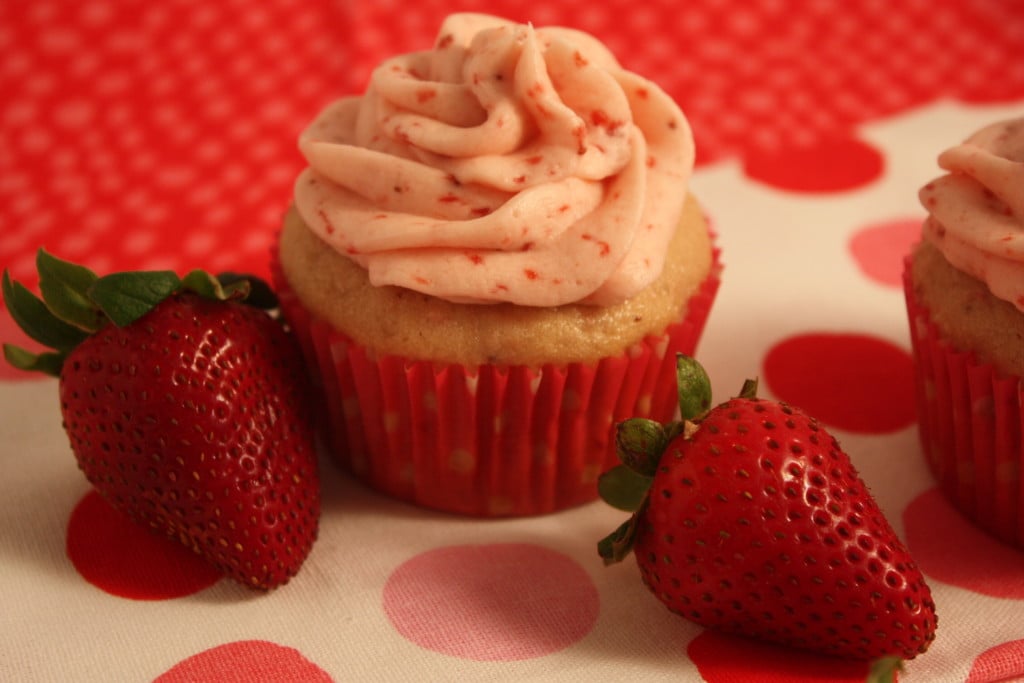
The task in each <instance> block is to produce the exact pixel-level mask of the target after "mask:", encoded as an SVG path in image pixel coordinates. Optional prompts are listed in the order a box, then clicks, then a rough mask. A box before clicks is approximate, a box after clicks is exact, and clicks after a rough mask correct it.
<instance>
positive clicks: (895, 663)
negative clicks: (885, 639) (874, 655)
mask: <svg viewBox="0 0 1024 683" xmlns="http://www.w3.org/2000/svg"><path fill="white" fill-rule="evenodd" d="M901 671H903V660H902V659H900V658H899V657H881V658H880V659H876V660H875V661H873V662H871V668H870V670H869V671H868V677H867V680H866V683H896V680H897V674H899V673H900V672H901Z"/></svg>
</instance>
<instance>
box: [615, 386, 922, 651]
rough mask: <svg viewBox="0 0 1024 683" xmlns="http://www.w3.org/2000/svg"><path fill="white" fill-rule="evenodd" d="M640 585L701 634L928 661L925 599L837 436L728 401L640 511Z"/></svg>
mask: <svg viewBox="0 0 1024 683" xmlns="http://www.w3.org/2000/svg"><path fill="white" fill-rule="evenodd" d="M634 551H635V555H636V558H637V563H638V564H639V566H640V570H641V574H642V576H643V580H644V582H645V583H646V584H647V586H648V587H649V588H650V589H651V591H652V592H654V593H655V594H656V595H657V596H658V598H659V599H660V600H661V601H662V602H664V603H665V605H666V606H668V607H669V609H671V610H672V611H674V612H677V613H679V614H681V615H683V616H685V617H686V618H688V619H690V620H692V621H695V622H697V623H699V624H702V625H704V626H708V627H712V628H716V629H720V630H725V631H729V632H733V633H738V634H742V635H748V636H752V637H757V638H762V639H766V640H771V641H774V642H778V643H782V644H785V645H789V646H795V647H800V648H805V649H810V650H815V651H819V652H824V653H827V654H831V655H835V656H840V657H850V658H858V659H875V658H878V657H881V656H885V655H895V656H899V657H902V658H904V659H909V658H912V657H914V656H916V655H918V654H920V653H923V652H924V651H925V650H926V649H927V648H928V646H929V644H930V643H931V641H932V640H933V639H934V631H935V626H936V616H935V609H934V603H933V601H932V597H931V593H930V590H929V589H928V586H927V585H926V583H925V581H924V579H923V577H922V575H921V573H920V571H919V570H918V568H917V567H916V565H915V564H914V562H913V560H912V559H911V557H910V555H909V554H908V552H907V550H906V548H905V547H904V546H903V544H902V543H901V542H900V540H899V538H898V537H897V536H896V534H895V533H894V531H893V530H892V528H891V526H890V525H889V523H888V521H887V520H886V519H885V517H884V516H883V514H882V513H881V511H880V510H879V508H878V506H877V504H876V502H875V501H874V499H873V498H872V497H871V496H870V494H869V493H868V491H867V488H866V487H865V485H864V483H863V481H861V479H860V477H859V475H858V474H857V472H856V471H855V469H854V468H853V466H852V465H851V464H850V462H849V459H848V458H847V456H846V455H845V454H844V453H843V452H842V451H841V449H840V447H839V445H838V444H837V443H836V441H835V439H834V438H832V437H831V436H830V435H828V434H827V433H826V432H825V431H824V430H823V429H821V428H820V427H819V425H818V424H817V423H816V422H815V421H814V420H813V419H812V418H809V417H807V416H806V415H804V414H803V413H801V412H800V411H798V410H796V409H793V408H790V407H788V406H786V405H784V404H778V403H773V402H769V401H763V400H759V399H756V398H755V399H733V400H731V401H729V402H727V403H725V404H723V405H722V406H719V407H717V408H715V409H713V410H712V411H710V412H709V413H708V414H707V415H706V416H705V417H704V418H703V419H702V420H700V422H699V428H698V429H697V430H696V431H695V432H694V433H692V434H691V435H688V436H680V437H677V438H676V439H675V440H673V442H672V443H671V444H670V445H669V447H668V449H667V450H666V451H665V453H664V454H663V456H662V458H661V460H660V461H659V467H658V470H657V472H656V474H655V477H654V481H653V484H652V486H651V489H650V497H649V499H648V502H647V504H646V506H645V507H644V508H642V510H641V512H640V513H639V518H638V522H637V528H636V537H635V545H634Z"/></svg>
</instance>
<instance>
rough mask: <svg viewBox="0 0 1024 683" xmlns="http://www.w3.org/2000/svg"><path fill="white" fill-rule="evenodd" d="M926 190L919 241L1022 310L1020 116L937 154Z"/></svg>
mask: <svg viewBox="0 0 1024 683" xmlns="http://www.w3.org/2000/svg"><path fill="white" fill-rule="evenodd" d="M939 166H941V167H942V168H944V169H946V170H947V171H949V173H948V174H947V175H945V176H942V177H941V178H939V179H937V180H935V181H933V182H931V183H929V184H928V185H925V186H924V187H923V188H922V189H921V191H920V195H919V196H920V199H921V203H922V204H924V207H925V208H926V209H927V210H928V212H929V216H928V219H927V220H926V221H925V225H924V237H925V239H927V240H929V241H930V242H932V243H933V244H935V246H936V247H938V249H939V250H941V251H942V253H943V255H944V256H945V258H946V260H948V261H949V262H950V263H951V264H953V265H954V266H955V267H956V268H958V269H960V270H962V271H964V272H965V273H967V274H969V275H972V276H973V277H975V278H977V279H978V280H981V281H983V282H985V284H986V285H988V288H989V290H990V291H991V292H992V293H993V294H994V295H995V296H997V297H999V298H1001V299H1004V300H1006V301H1009V302H1010V303H1012V304H1014V305H1015V306H1016V307H1017V308H1018V309H1020V310H1021V311H1024V118H1020V119H1015V120H1011V121H1003V122H1000V123H995V124H992V125H990V126H987V127H985V128H983V129H982V130H980V131H978V132H977V133H975V134H974V135H972V136H971V137H969V138H968V139H967V140H966V141H965V142H964V143H963V144H960V145H957V146H956V147H953V148H951V149H948V150H946V151H945V152H943V153H942V154H941V155H939Z"/></svg>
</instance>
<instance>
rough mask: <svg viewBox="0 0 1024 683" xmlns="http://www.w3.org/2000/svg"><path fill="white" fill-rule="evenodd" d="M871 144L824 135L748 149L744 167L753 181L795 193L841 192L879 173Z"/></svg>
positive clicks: (877, 156)
mask: <svg viewBox="0 0 1024 683" xmlns="http://www.w3.org/2000/svg"><path fill="white" fill-rule="evenodd" d="M883 166H884V161H883V158H882V155H881V154H880V153H879V152H878V150H876V149H875V148H874V147H871V146H870V145H868V144H867V143H864V142H861V141H860V140H856V139H854V138H850V137H834V138H823V139H821V140H819V141H818V142H817V143H816V144H814V145H808V146H804V147H780V148H777V149H770V150H766V149H756V148H755V149H750V150H748V152H747V155H746V159H745V165H744V169H745V171H746V174H747V175H748V176H750V177H751V178H753V179H754V180H759V181H761V182H763V183H766V184H768V185H772V186H774V187H777V188H780V189H783V190H794V191H796V192H840V191H843V190H852V189H854V188H857V187H861V186H863V185H867V184H868V183H870V182H871V181H873V180H875V179H876V178H878V177H879V176H881V175H882V169H883Z"/></svg>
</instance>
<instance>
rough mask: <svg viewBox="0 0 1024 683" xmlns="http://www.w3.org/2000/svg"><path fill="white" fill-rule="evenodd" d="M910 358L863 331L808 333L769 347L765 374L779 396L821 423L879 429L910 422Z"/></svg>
mask: <svg viewBox="0 0 1024 683" xmlns="http://www.w3.org/2000/svg"><path fill="white" fill-rule="evenodd" d="M913 369H914V368H913V360H912V359H911V356H910V354H909V353H907V352H906V351H904V350H903V349H901V348H899V347H898V346H895V345H894V344H891V343H889V342H887V341H884V340H882V339H879V338H877V337H871V336H867V335H863V334H830V333H824V332H817V333H808V334H804V335H798V336H794V337H789V338H787V339H784V340H783V341H781V342H779V343H777V344H775V345H774V346H773V347H772V348H771V349H769V351H768V354H767V356H766V357H765V359H764V379H765V381H766V382H767V384H768V387H769V388H770V389H771V391H772V393H774V394H775V395H776V396H777V397H778V398H779V399H781V400H783V401H786V402H787V403H789V404H791V405H794V406H797V407H799V408H800V409H802V410H804V411H805V412H807V413H808V414H810V415H813V416H814V417H816V418H818V419H819V420H821V421H822V422H824V423H825V424H828V425H831V426H833V427H837V428H839V429H845V430H847V431H851V432H861V433H868V434H879V433H886V432H892V431H895V430H898V429H902V428H904V427H907V426H908V425H910V424H913V422H914V419H915V404H914V385H913Z"/></svg>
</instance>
